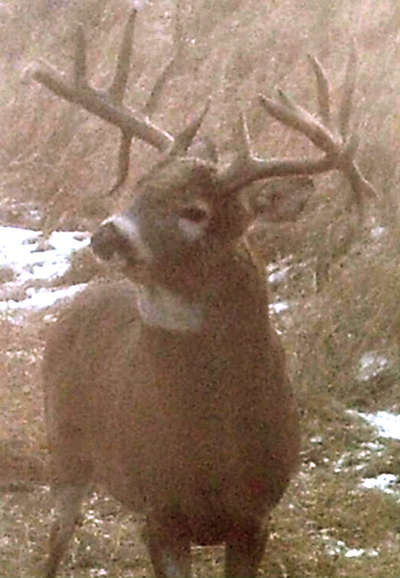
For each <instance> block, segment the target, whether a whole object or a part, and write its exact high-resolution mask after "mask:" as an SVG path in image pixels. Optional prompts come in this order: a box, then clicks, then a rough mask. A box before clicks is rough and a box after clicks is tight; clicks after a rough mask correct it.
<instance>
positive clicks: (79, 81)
mask: <svg viewBox="0 0 400 578" xmlns="http://www.w3.org/2000/svg"><path fill="white" fill-rule="evenodd" d="M134 20H135V11H134V10H133V11H132V12H131V14H130V17H129V21H128V24H127V25H126V28H125V33H124V40H123V42H122V45H121V49H120V56H119V59H118V65H117V70H116V73H115V77H114V81H113V83H112V86H111V89H110V91H111V95H110V91H109V92H108V93H101V92H100V91H97V90H95V89H93V88H91V87H90V86H89V85H88V83H87V79H86V78H87V76H86V41H85V37H84V34H83V31H82V28H79V29H78V32H77V37H76V44H75V58H74V72H73V82H72V83H70V82H68V81H67V80H66V79H65V76H64V75H63V74H61V73H60V72H58V71H57V70H56V69H54V68H52V67H51V66H50V65H49V64H47V63H46V62H44V61H39V63H38V64H37V65H35V66H33V67H32V68H31V70H32V78H34V79H35V80H36V81H37V82H39V83H41V84H43V85H44V86H45V87H46V88H48V89H49V90H51V91H52V92H53V93H54V94H56V95H57V96H59V97H61V98H63V99H64V100H67V101H68V102H72V103H74V104H77V105H79V106H81V107H82V108H84V109H85V110H87V111H88V112H90V113H92V114H94V115H96V116H98V117H100V118H102V119H103V120H105V121H106V122H109V123H110V124H113V125H115V126H117V127H118V128H119V129H120V130H121V131H122V134H123V139H122V140H123V144H121V152H120V159H121V158H123V159H125V160H124V161H123V162H122V161H121V160H120V166H123V165H124V164H126V162H127V161H126V159H127V158H128V155H127V152H126V148H127V142H128V135H129V137H130V140H132V138H133V137H136V138H138V139H140V140H143V141H145V142H147V143H148V144H150V145H151V146H153V147H155V148H156V149H158V150H160V151H161V152H163V151H167V150H168V149H170V148H171V145H172V144H173V142H174V139H173V137H172V135H170V134H169V133H168V132H166V131H164V130H162V129H161V128H159V127H157V126H156V125H154V124H153V123H151V122H150V121H149V120H148V119H147V118H146V117H145V116H144V115H143V114H142V113H137V112H135V111H133V110H131V109H129V108H127V107H124V106H122V98H123V94H124V92H125V89H126V84H127V79H128V72H129V65H130V45H131V42H132V35H133V26H134ZM122 151H123V152H122Z"/></svg>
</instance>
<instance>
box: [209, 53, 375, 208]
mask: <svg viewBox="0 0 400 578" xmlns="http://www.w3.org/2000/svg"><path fill="white" fill-rule="evenodd" d="M311 63H312V67H313V69H314V73H315V76H316V82H317V93H318V108H319V115H320V117H321V122H319V121H318V120H317V119H316V118H315V117H313V116H312V115H311V114H310V113H309V112H308V111H307V110H305V109H304V108H303V107H301V106H299V105H298V104H296V103H295V102H294V101H293V100H292V99H291V98H289V97H288V96H287V95H286V94H284V93H283V92H278V98H277V99H276V100H273V99H270V98H267V97H265V96H260V103H261V105H262V106H263V108H265V109H266V111H267V112H268V113H269V114H270V115H271V116H273V117H274V118H275V119H276V120H278V121H279V122H281V123H282V124H284V125H286V126H289V127H290V128H292V129H294V130H296V131H298V132H300V133H301V134H303V135H304V136H306V137H307V138H308V139H309V140H310V141H311V142H312V143H313V144H314V145H315V146H316V147H317V148H319V149H321V150H322V151H323V153H324V155H323V156H319V157H314V158H310V157H306V158H299V159H293V158H283V159H259V158H256V157H254V156H252V155H251V152H250V149H249V145H248V142H249V141H248V137H247V136H245V129H243V130H242V133H243V136H242V137H241V139H240V140H241V142H240V144H239V150H238V153H237V155H236V157H235V159H234V160H233V161H232V162H231V164H230V165H229V166H228V167H227V168H225V169H224V170H223V171H222V173H221V174H220V176H219V179H220V185H221V189H222V190H223V191H225V192H228V193H231V192H235V191H238V190H240V189H241V188H243V187H245V186H247V185H249V184H251V183H252V182H254V181H257V180H260V179H266V178H270V177H274V176H288V175H301V174H303V175H311V174H317V173H322V172H326V171H329V170H333V169H337V170H339V171H341V172H342V173H343V174H344V175H345V176H346V177H347V178H348V180H349V182H350V184H351V187H352V190H353V199H354V201H355V202H356V204H357V205H358V207H359V208H360V214H361V207H362V199H363V195H365V194H366V195H368V196H375V194H376V191H375V189H374V187H373V186H372V185H371V184H370V183H369V182H368V181H367V180H366V179H365V178H364V177H363V175H362V174H361V172H360V170H359V168H358V167H357V165H356V163H355V161H354V155H355V152H356V149H357V139H356V137H354V136H350V137H348V136H346V138H344V137H343V136H342V137H339V136H338V135H337V134H336V131H335V130H331V128H330V126H329V125H330V121H331V112H330V103H329V85H328V80H327V77H326V74H325V72H324V71H323V68H322V66H321V65H320V64H319V62H318V61H317V60H316V59H311ZM355 65H356V62H355V53H354V50H353V52H352V53H351V54H350V58H349V63H348V66H347V72H346V82H345V91H344V92H345V94H344V96H343V100H342V103H341V107H340V114H339V121H338V122H339V128H340V132H341V134H346V133H347V130H348V125H349V118H350V112H351V101H352V97H353V92H354V86H355ZM246 151H249V152H246Z"/></svg>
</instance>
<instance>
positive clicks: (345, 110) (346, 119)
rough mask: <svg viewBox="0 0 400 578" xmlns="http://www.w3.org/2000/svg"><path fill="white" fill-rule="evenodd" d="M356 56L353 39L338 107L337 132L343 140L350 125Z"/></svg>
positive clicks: (355, 75) (355, 76) (355, 74)
mask: <svg viewBox="0 0 400 578" xmlns="http://www.w3.org/2000/svg"><path fill="white" fill-rule="evenodd" d="M357 64H358V55H357V48H356V43H355V40H354V38H352V41H351V43H350V52H349V57H348V60H347V67H346V74H345V80H344V86H343V95H342V100H341V103H340V106H339V117H338V123H339V131H340V134H341V135H342V137H343V138H345V137H346V136H347V133H348V130H349V124H350V115H351V109H352V104H353V95H354V90H355V86H356V78H357Z"/></svg>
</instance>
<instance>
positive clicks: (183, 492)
mask: <svg viewBox="0 0 400 578" xmlns="http://www.w3.org/2000/svg"><path fill="white" fill-rule="evenodd" d="M134 17H135V13H134V12H133V13H132V14H131V16H130V18H129V20H128V23H127V26H126V29H125V35H124V38H123V42H122V48H121V51H120V55H119V59H118V65H117V71H116V74H115V79H114V82H113V83H112V86H111V88H110V90H109V91H108V93H107V94H104V93H99V92H97V91H96V90H95V89H93V88H91V87H90V86H89V85H88V83H87V80H86V57H85V47H84V39H83V35H82V33H79V35H78V42H77V49H76V57H75V65H74V66H75V68H74V80H73V82H71V83H68V82H67V81H66V79H65V77H64V76H63V75H60V74H59V73H57V71H55V70H53V69H51V68H49V66H48V65H43V63H42V64H40V65H39V66H38V67H37V68H36V69H35V70H34V72H33V76H34V78H35V79H36V80H37V81H39V82H41V83H42V84H44V85H45V86H46V87H48V88H49V89H50V90H52V91H53V92H54V93H56V94H57V95H59V96H61V97H62V98H64V99H66V100H68V101H71V102H74V103H77V104H79V105H80V106H82V107H84V108H85V109H86V110H88V111H90V112H92V113H94V114H96V115H98V116H99V117H101V118H102V119H104V120H106V121H108V122H109V123H111V124H114V125H116V126H117V127H119V128H120V130H121V132H122V141H121V148H120V156H119V158H120V173H119V179H118V183H117V184H118V185H119V184H120V183H121V182H122V181H123V180H124V178H125V176H126V174H127V171H128V166H129V148H130V143H131V140H132V138H133V137H136V138H139V139H142V140H144V141H145V142H147V143H149V144H150V145H152V146H154V147H156V148H157V149H159V151H160V152H161V154H162V157H161V160H160V162H159V163H158V164H157V165H156V166H155V167H153V168H152V170H151V171H150V172H148V173H147V174H146V175H145V176H144V177H142V178H141V179H140V180H139V182H138V183H137V186H136V187H135V190H134V191H133V193H132V196H133V198H132V205H131V207H130V208H128V209H127V210H126V211H124V212H121V213H119V214H117V215H114V216H113V217H111V218H109V219H107V220H106V221H105V222H104V223H102V224H101V225H100V227H99V228H98V229H97V231H96V232H95V233H94V235H93V237H92V247H93V250H94V252H95V253H96V254H97V255H98V256H100V257H102V258H104V259H109V258H111V257H112V256H113V255H118V256H119V257H120V258H121V260H122V261H123V262H124V264H125V271H126V277H127V279H126V281H125V282H121V281H118V282H111V281H110V282H105V283H103V284H97V285H96V284H94V285H92V286H90V287H89V288H88V289H87V290H86V291H85V292H84V293H82V294H81V295H80V296H79V297H78V298H77V299H75V300H74V301H73V303H72V305H70V306H69V307H68V308H67V309H66V310H65V312H64V313H63V315H62V316H61V318H60V319H59V321H58V322H57V323H56V324H55V325H54V326H53V327H52V329H51V330H50V336H49V340H48V344H47V349H46V352H45V358H44V387H45V402H46V421H47V427H48V435H49V445H50V453H51V465H52V480H53V488H54V491H55V495H56V500H57V502H56V503H57V509H56V512H57V517H56V520H55V522H54V524H53V527H52V530H51V536H50V552H49V556H48V559H47V565H46V570H45V576H46V577H47V578H51V577H53V576H55V575H56V572H57V569H58V566H59V563H60V561H61V559H62V558H63V556H64V554H65V552H66V549H67V545H68V541H69V539H70V538H71V536H72V533H73V530H74V526H75V523H76V521H77V518H78V517H79V510H80V504H81V500H82V498H83V496H84V495H85V492H86V491H87V489H88V487H90V485H91V484H92V483H98V484H101V485H102V486H103V487H104V488H105V489H106V490H107V491H108V492H109V493H110V494H112V495H113V496H115V498H117V499H118V500H119V501H120V502H122V503H123V504H124V505H126V506H128V507H129V508H131V509H132V510H134V511H136V512H139V513H142V514H144V516H145V517H146V520H147V526H146V532H145V537H146V543H147V546H148V551H149V554H150V558H151V561H152V565H153V568H154V572H155V575H156V576H157V577H165V578H188V577H189V576H190V545H191V544H193V543H194V544H221V543H224V544H225V547H226V550H225V576H226V577H229V578H246V577H248V578H254V577H255V576H256V574H257V569H258V568H259V565H260V562H261V558H262V555H263V551H264V545H265V540H266V537H267V531H266V525H265V521H266V520H267V518H268V515H269V513H270V512H271V510H272V509H273V508H274V506H275V505H276V504H277V503H278V502H279V500H280V499H281V497H282V495H283V493H284V491H285V489H286V487H287V485H288V483H289V480H290V478H291V476H292V474H293V473H294V472H295V470H296V468H297V467H298V461H299V429H298V418H297V412H296V404H295V401H294V397H293V393H292V389H291V387H290V384H289V382H288V378H287V374H286V369H285V359H284V353H283V351H282V347H281V344H280V340H279V337H278V336H277V334H276V332H275V331H274V329H273V328H272V326H271V323H270V320H269V314H268V297H267V290H266V287H265V279H264V274H263V271H262V270H260V268H259V267H258V265H257V264H256V263H255V262H254V261H253V259H252V257H251V254H250V252H249V251H248V249H247V248H246V244H245V242H244V240H243V237H244V234H245V233H246V229H247V227H248V225H249V224H250V219H249V217H248V215H247V214H246V211H245V208H244V206H243V204H242V200H241V198H240V194H241V192H242V190H243V189H244V188H245V187H247V186H248V185H250V184H251V183H252V182H254V181H257V180H260V179H268V178H270V177H276V176H282V177H284V176H288V175H295V174H301V175H310V174H316V173H321V172H324V171H329V170H331V169H338V170H340V171H342V172H343V173H344V174H345V175H347V176H348V178H349V180H350V182H351V185H352V189H353V191H354V194H355V197H356V198H357V199H358V200H359V199H360V197H361V195H362V194H363V193H364V192H370V191H371V190H372V187H371V185H370V184H369V183H368V182H367V181H366V180H365V179H364V178H363V177H362V175H361V174H360V172H359V170H358V168H357V166H356V164H355V162H354V152H355V148H356V147H355V143H356V141H355V139H354V138H352V137H351V136H349V135H348V126H349V115H350V107H351V100H352V95H353V90H354V78H355V55H354V51H352V52H351V55H350V59H349V65H348V68H347V76H346V81H345V87H344V97H343V101H342V104H341V106H340V110H339V117H338V118H339V120H338V128H337V129H336V128H335V127H334V126H333V123H332V119H331V112H330V107H329V89H328V83H327V80H326V77H325V74H324V72H323V70H322V68H321V66H320V64H319V63H318V62H317V61H316V60H315V59H313V60H312V61H311V62H312V67H313V69H314V72H315V76H316V79H317V83H316V86H317V93H318V108H319V117H318V118H316V117H314V116H313V115H311V114H309V113H308V112H306V111H305V110H304V109H303V108H301V107H300V106H298V105H297V104H295V103H293V102H292V101H291V100H289V98H288V97H287V96H285V95H283V94H282V93H279V95H278V98H277V100H271V99H269V98H266V97H260V102H261V104H262V105H263V106H264V108H265V109H266V111H267V112H268V113H269V114H271V115H272V116H273V117H275V118H276V119H278V120H279V121H281V122H282V123H284V124H285V125H287V126H289V127H291V128H293V129H295V130H297V131H299V132H300V133H302V134H304V135H305V136H306V137H308V139H310V140H311V141H312V142H313V143H314V144H315V145H316V147H317V148H319V149H321V150H322V154H320V155H319V156H316V157H313V158H302V159H291V158H283V159H267V160H265V159H260V158H257V157H256V156H254V155H253V154H252V152H251V146H250V141H249V137H248V133H247V129H246V124H245V122H244V120H241V123H240V127H241V130H240V131H239V132H240V139H239V141H240V142H239V144H238V147H237V151H236V155H235V156H234V159H233V161H232V162H231V163H230V164H229V166H225V167H222V168H221V167H219V166H218V163H217V162H216V161H217V159H216V155H215V150H214V147H213V145H212V143H210V142H209V141H208V140H207V139H205V138H203V139H197V138H196V136H195V135H196V133H197V131H198V129H199V127H200V124H201V121H202V118H203V116H204V114H205V111H206V109H207V107H206V108H205V110H204V111H203V112H202V113H201V114H200V115H199V116H198V117H197V118H196V119H195V120H194V121H193V122H192V123H191V124H190V125H189V126H188V127H186V128H185V129H184V130H183V131H182V132H181V133H180V134H179V135H177V136H176V137H173V136H171V135H170V134H168V133H167V132H165V131H163V130H161V129H160V128H157V127H156V126H155V125H154V124H153V123H151V122H150V120H149V119H148V116H146V114H145V113H137V112H135V111H133V110H130V109H128V108H127V107H126V106H124V105H123V102H122V100H123V96H124V92H125V88H126V84H127V77H128V69H129V60H130V48H129V47H130V44H131V37H132V31H133V23H134ZM164 76H165V75H164ZM164 80H165V79H164ZM164 80H162V81H159V82H158V84H157V85H156V88H155V89H154V91H153V92H152V96H151V98H152V99H156V98H158V95H157V93H158V92H159V89H160V84H162V82H164ZM148 108H151V106H149V107H148Z"/></svg>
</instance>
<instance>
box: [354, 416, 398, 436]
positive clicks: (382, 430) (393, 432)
mask: <svg viewBox="0 0 400 578" xmlns="http://www.w3.org/2000/svg"><path fill="white" fill-rule="evenodd" d="M359 415H360V416H361V417H362V418H363V419H365V420H366V421H368V422H369V423H370V424H372V425H374V426H375V427H376V428H377V430H378V434H379V435H380V436H381V437H383V438H392V439H394V440H400V415H394V414H393V413H389V412H387V411H378V412H377V413H359Z"/></svg>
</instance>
